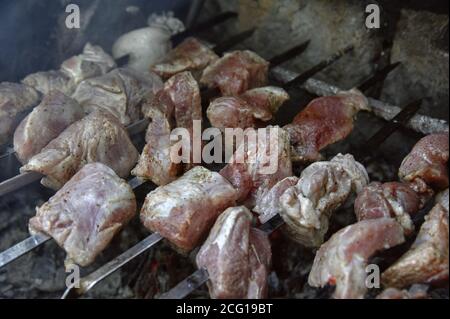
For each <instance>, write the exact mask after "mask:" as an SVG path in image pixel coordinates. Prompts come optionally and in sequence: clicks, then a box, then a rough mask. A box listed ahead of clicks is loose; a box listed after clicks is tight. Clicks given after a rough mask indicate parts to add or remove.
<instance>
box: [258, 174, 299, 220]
mask: <svg viewBox="0 0 450 319" xmlns="http://www.w3.org/2000/svg"><path fill="white" fill-rule="evenodd" d="M297 183H298V177H296V176H290V177H286V178H284V179H282V180H281V181H279V182H278V183H276V184H275V185H274V186H273V187H272V188H271V189H269V190H266V192H264V193H263V194H262V195H261V196H260V197H259V198H258V200H257V202H256V206H255V207H254V208H253V211H254V212H255V213H258V215H259V216H258V218H259V221H260V222H261V223H265V222H267V221H268V220H270V219H271V218H272V217H274V216H275V215H277V214H281V210H282V207H281V204H280V197H281V195H283V193H284V192H285V191H286V190H287V189H288V188H290V187H292V186H295V185H296V184H297Z"/></svg>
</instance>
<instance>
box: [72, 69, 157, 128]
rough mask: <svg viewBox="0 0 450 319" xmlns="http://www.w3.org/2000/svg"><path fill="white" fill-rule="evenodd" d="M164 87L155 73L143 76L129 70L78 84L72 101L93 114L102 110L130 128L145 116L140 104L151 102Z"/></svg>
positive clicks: (118, 71) (110, 73)
mask: <svg viewBox="0 0 450 319" xmlns="http://www.w3.org/2000/svg"><path fill="white" fill-rule="evenodd" d="M162 86H163V83H162V81H161V79H160V78H159V76H157V75H156V74H154V73H141V72H138V71H134V70H131V69H127V68H119V69H115V70H113V71H111V72H109V73H107V74H105V75H102V76H99V77H95V78H91V79H88V80H85V81H83V82H82V83H80V85H78V87H77V89H76V91H75V93H74V94H73V96H72V97H73V98H74V99H75V100H77V101H78V102H79V103H80V105H81V106H82V107H83V108H84V110H85V112H87V113H90V112H92V111H95V110H102V111H106V112H109V113H111V114H112V115H114V116H115V117H117V118H118V119H119V120H120V122H121V123H122V124H123V125H129V124H131V123H133V122H135V121H137V120H139V119H140V118H141V117H142V113H141V104H142V100H143V98H144V97H145V96H147V98H148V99H151V98H152V96H153V95H154V94H155V93H156V92H158V91H159V90H160V89H161V88H162Z"/></svg>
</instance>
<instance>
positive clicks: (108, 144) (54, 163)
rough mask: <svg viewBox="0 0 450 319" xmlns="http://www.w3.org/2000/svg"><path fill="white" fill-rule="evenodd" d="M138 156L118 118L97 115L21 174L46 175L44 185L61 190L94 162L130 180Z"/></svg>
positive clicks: (55, 142) (68, 131)
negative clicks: (73, 177)
mask: <svg viewBox="0 0 450 319" xmlns="http://www.w3.org/2000/svg"><path fill="white" fill-rule="evenodd" d="M138 155H139V153H138V152H137V150H136V148H135V147H134V145H133V144H132V143H131V141H130V138H129V137H128V133H127V131H126V129H125V128H124V127H123V126H122V125H121V124H120V123H119V121H118V120H117V119H116V118H115V117H113V116H111V115H109V114H106V113H101V112H93V113H91V114H89V115H88V116H86V117H84V118H83V119H81V120H80V121H78V122H75V123H73V124H72V125H70V126H69V127H68V128H66V129H65V130H64V131H63V132H62V133H61V134H60V135H59V136H58V137H57V138H55V139H54V140H52V141H51V142H50V143H49V144H47V146H46V147H44V148H43V149H42V150H41V152H40V153H38V154H36V155H35V156H33V157H32V158H31V159H30V160H29V161H28V163H27V164H26V165H24V166H22V167H21V169H20V171H21V172H28V171H34V172H38V173H41V174H43V175H45V177H44V178H43V179H42V181H41V182H42V184H43V185H45V186H47V187H50V188H53V189H59V188H61V187H62V186H63V185H64V184H65V183H66V182H67V181H68V180H69V179H70V178H71V177H72V176H73V175H74V174H75V173H76V172H77V171H79V170H80V169H81V168H82V167H83V166H84V165H85V164H87V163H92V162H100V163H103V164H106V165H107V166H109V167H110V168H112V169H113V170H114V171H115V172H116V174H117V175H119V176H120V177H123V178H124V177H127V176H128V175H129V173H130V170H131V168H132V167H133V165H134V164H135V163H136V161H137V159H138Z"/></svg>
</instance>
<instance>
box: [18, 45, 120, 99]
mask: <svg viewBox="0 0 450 319" xmlns="http://www.w3.org/2000/svg"><path fill="white" fill-rule="evenodd" d="M115 66H116V64H115V62H114V60H113V58H112V57H111V56H110V55H109V54H107V53H106V52H105V51H103V49H102V48H101V47H99V46H96V45H91V44H90V43H87V44H86V45H85V46H84V49H83V52H82V53H81V54H80V55H76V56H73V57H71V58H69V59H67V60H65V61H64V62H63V63H62V64H61V68H60V70H51V71H43V72H37V73H33V74H30V75H28V76H27V77H25V78H24V79H23V80H22V83H24V84H27V85H29V86H32V87H33V88H35V89H36V90H38V91H39V92H41V93H43V94H48V93H50V92H51V91H54V90H58V91H61V92H62V93H64V94H66V95H71V94H72V93H73V91H74V90H75V88H76V86H77V85H78V84H79V83H80V82H81V81H83V80H85V79H88V78H91V77H95V76H100V75H102V74H105V73H106V72H108V71H110V70H111V69H113V68H114V67H115Z"/></svg>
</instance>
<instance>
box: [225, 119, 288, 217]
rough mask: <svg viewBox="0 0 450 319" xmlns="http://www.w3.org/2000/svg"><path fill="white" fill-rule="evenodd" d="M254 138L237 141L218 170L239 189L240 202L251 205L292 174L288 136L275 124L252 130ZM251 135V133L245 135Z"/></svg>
mask: <svg viewBox="0 0 450 319" xmlns="http://www.w3.org/2000/svg"><path fill="white" fill-rule="evenodd" d="M253 132H254V133H255V135H256V138H254V139H253V141H252V139H250V140H248V139H245V140H244V142H242V143H240V144H238V145H239V146H238V147H237V149H236V152H235V153H234V154H233V156H232V158H231V159H230V160H229V162H228V164H227V165H226V166H225V167H224V168H223V169H222V170H221V171H220V174H222V176H224V177H225V178H226V179H227V180H229V181H230V183H231V184H233V186H234V187H235V188H236V189H237V190H238V192H239V200H238V201H239V202H240V203H244V202H245V204H246V206H247V205H248V207H250V208H252V207H253V206H254V205H255V204H256V203H257V201H258V198H260V197H261V196H262V195H263V194H264V193H265V192H266V191H267V190H268V189H270V188H272V186H274V185H275V184H276V183H278V182H279V181H280V180H282V179H283V178H285V177H289V176H292V163H291V159H290V146H289V136H288V135H287V133H286V131H284V130H283V129H281V128H279V127H278V126H268V127H266V128H262V129H259V130H258V131H255V130H253ZM248 136H250V135H248Z"/></svg>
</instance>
